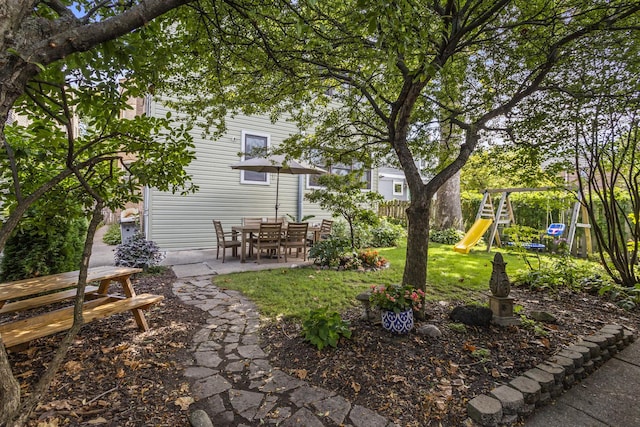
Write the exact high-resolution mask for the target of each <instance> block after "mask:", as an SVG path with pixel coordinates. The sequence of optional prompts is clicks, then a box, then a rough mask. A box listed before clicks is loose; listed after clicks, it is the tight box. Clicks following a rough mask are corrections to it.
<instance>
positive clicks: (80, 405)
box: [9, 270, 206, 427]
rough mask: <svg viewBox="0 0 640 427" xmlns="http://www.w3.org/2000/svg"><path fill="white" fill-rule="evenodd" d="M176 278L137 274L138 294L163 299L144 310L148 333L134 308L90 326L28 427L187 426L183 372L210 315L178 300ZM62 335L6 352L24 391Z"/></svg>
mask: <svg viewBox="0 0 640 427" xmlns="http://www.w3.org/2000/svg"><path fill="white" fill-rule="evenodd" d="M174 280H175V275H174V274H173V272H172V271H171V270H168V271H166V272H164V273H163V274H160V275H141V276H139V277H138V278H135V279H134V280H133V285H134V289H135V290H136V292H138V293H144V292H149V293H154V294H158V295H164V297H165V299H164V300H163V301H162V302H160V303H159V304H156V305H154V306H153V307H152V308H151V309H150V310H148V311H146V312H145V313H146V318H147V321H148V322H149V326H150V331H149V332H145V333H140V332H138V329H137V327H136V324H135V322H134V320H133V316H131V313H129V312H126V313H122V314H117V315H113V316H111V317H108V318H106V319H103V320H100V321H97V322H92V323H89V324H87V325H85V326H84V327H83V328H82V330H81V331H80V334H79V335H78V336H77V337H76V340H75V342H74V344H73V345H72V348H71V350H70V351H69V353H68V355H67V357H66V359H65V362H63V365H62V368H61V370H60V371H59V372H58V374H57V375H56V377H55V380H54V382H53V384H52V386H51V389H50V391H49V393H48V394H47V395H45V400H44V401H43V402H42V403H41V404H39V405H38V408H37V410H36V413H35V415H34V416H33V417H32V420H31V422H30V424H29V425H31V426H38V427H53V426H80V425H84V426H86V425H108V426H171V427H174V426H184V425H189V421H188V417H187V414H188V412H187V408H188V405H189V403H190V402H191V401H192V399H191V395H190V391H189V384H188V381H187V380H186V379H185V378H183V377H182V370H183V369H184V366H185V365H186V363H187V361H188V360H189V359H190V357H191V356H190V354H189V352H188V348H189V346H190V344H191V337H192V336H193V333H194V332H195V330H196V328H197V327H198V326H199V325H202V324H204V322H205V319H206V314H205V313H204V312H202V311H200V310H194V309H193V307H189V306H185V305H183V304H181V303H180V301H179V299H178V298H177V297H176V296H174V295H173V293H172V292H171V284H172V283H173V281H174ZM110 291H112V292H113V293H116V292H117V291H118V287H117V286H116V285H115V284H114V285H112V287H111V289H110ZM62 336H63V334H57V335H54V336H50V337H45V338H41V339H38V340H35V341H32V342H31V343H29V345H28V346H26V348H23V349H19V348H18V347H16V348H15V349H14V351H11V352H10V353H9V358H10V361H11V364H12V367H13V370H14V373H15V374H16V376H17V377H18V380H19V381H20V382H21V386H22V394H23V396H27V395H29V393H30V392H31V388H32V383H33V382H34V381H35V380H37V379H38V378H39V377H40V375H41V373H42V372H43V370H44V369H46V368H47V364H48V363H49V362H50V360H51V358H52V356H53V352H54V351H55V349H56V348H57V345H58V344H59V342H60V340H61V337H62ZM16 350H18V351H16Z"/></svg>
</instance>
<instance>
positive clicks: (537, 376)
mask: <svg viewBox="0 0 640 427" xmlns="http://www.w3.org/2000/svg"><path fill="white" fill-rule="evenodd" d="M523 375H524V376H525V377H527V378H531V379H532V380H534V381H535V382H537V383H538V384H540V388H541V391H542V393H546V392H548V391H549V390H550V389H551V386H552V385H553V384H555V378H554V377H553V375H552V374H550V373H549V372H545V371H543V370H541V369H537V368H533V369H529V370H528V371H526V372H525V373H524V374H523Z"/></svg>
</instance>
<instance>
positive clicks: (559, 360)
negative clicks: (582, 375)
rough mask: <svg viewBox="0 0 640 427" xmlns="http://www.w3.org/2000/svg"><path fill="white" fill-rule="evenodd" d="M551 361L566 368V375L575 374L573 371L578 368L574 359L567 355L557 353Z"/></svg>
mask: <svg viewBox="0 0 640 427" xmlns="http://www.w3.org/2000/svg"><path fill="white" fill-rule="evenodd" d="M549 362H551V363H554V364H556V365H558V366H561V367H562V369H564V372H565V375H571V374H573V372H574V371H575V369H576V368H575V364H574V362H573V359H568V358H566V357H562V356H558V355H556V356H553V357H552V358H550V359H549Z"/></svg>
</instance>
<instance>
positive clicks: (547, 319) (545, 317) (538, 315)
mask: <svg viewBox="0 0 640 427" xmlns="http://www.w3.org/2000/svg"><path fill="white" fill-rule="evenodd" d="M528 316H529V317H530V318H532V319H533V320H536V321H538V322H542V323H558V319H557V318H556V316H554V315H553V314H551V313H548V312H546V311H532V312H531V313H529V315H528Z"/></svg>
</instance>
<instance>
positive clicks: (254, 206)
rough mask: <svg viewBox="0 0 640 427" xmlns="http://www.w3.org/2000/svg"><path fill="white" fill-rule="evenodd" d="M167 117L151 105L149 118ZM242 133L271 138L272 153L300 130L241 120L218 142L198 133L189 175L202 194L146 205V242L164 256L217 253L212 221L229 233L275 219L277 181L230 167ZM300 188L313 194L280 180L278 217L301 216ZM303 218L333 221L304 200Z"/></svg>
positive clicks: (232, 121) (152, 199)
mask: <svg viewBox="0 0 640 427" xmlns="http://www.w3.org/2000/svg"><path fill="white" fill-rule="evenodd" d="M167 111H168V109H167V108H166V107H164V106H163V105H162V104H161V103H159V102H155V101H152V102H151V103H150V105H149V114H150V115H152V116H154V117H165V115H166V113H167ZM173 117H176V115H175V114H174V115H173ZM243 131H245V132H249V133H251V132H253V133H256V134H260V135H264V134H266V135H269V137H270V146H271V147H274V146H277V145H279V144H280V143H281V142H282V141H283V140H284V139H285V138H287V137H288V136H290V135H292V134H295V133H297V132H298V129H297V127H296V126H295V124H293V123H290V122H287V121H285V120H282V121H279V122H277V123H275V124H272V123H271V121H270V120H269V118H268V117H262V116H242V115H237V116H235V117H234V118H227V132H226V133H225V134H224V135H223V136H222V137H221V138H220V139H218V140H215V141H214V140H211V139H206V138H203V136H202V130H201V129H198V128H194V129H193V130H192V135H193V138H194V144H195V150H196V159H195V160H194V161H193V162H192V163H191V165H189V167H188V168H187V172H188V173H189V174H190V175H191V177H192V179H193V182H194V183H195V184H196V185H197V186H198V187H199V191H198V192H196V193H195V194H190V195H187V196H180V195H177V194H171V193H169V192H161V191H158V190H156V189H153V188H152V189H149V190H148V192H147V195H146V200H145V204H146V208H145V209H146V212H145V217H146V220H147V233H148V234H147V239H149V240H153V241H155V242H156V243H157V244H158V245H159V246H160V248H161V249H163V250H182V249H208V248H215V247H216V236H215V231H214V229H213V223H212V220H214V219H216V220H220V221H222V225H223V227H224V229H225V230H227V231H230V230H231V226H233V225H240V224H241V221H242V218H243V217H273V216H274V214H275V204H276V175H275V174H270V177H269V179H270V181H269V184H268V185H260V184H247V183H241V173H242V172H241V171H238V170H233V169H231V167H230V165H232V164H233V163H236V162H239V161H240V160H241V158H240V157H239V156H238V153H240V152H241V151H243V146H242V133H243ZM372 179H373V182H372V188H373V189H377V185H378V174H377V173H375V171H374V173H372ZM299 182H300V183H301V184H302V188H301V190H302V195H303V196H304V194H305V193H307V192H309V191H310V189H309V188H308V186H307V179H306V176H305V175H301V176H300V175H287V174H281V175H280V190H279V205H280V206H279V209H278V216H286V215H287V214H290V215H293V216H294V217H297V216H298V214H299V212H298V199H299V195H300V191H299V188H300V187H299ZM302 215H315V217H314V218H313V219H311V220H310V221H309V222H311V223H314V222H320V221H321V220H322V219H323V218H327V219H330V218H331V213H330V212H327V211H323V210H322V209H320V207H319V206H318V205H317V204H311V203H310V202H308V201H304V199H303V201H302Z"/></svg>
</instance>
